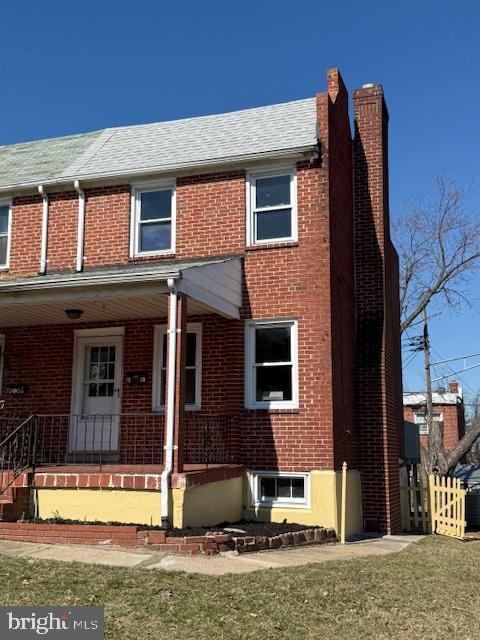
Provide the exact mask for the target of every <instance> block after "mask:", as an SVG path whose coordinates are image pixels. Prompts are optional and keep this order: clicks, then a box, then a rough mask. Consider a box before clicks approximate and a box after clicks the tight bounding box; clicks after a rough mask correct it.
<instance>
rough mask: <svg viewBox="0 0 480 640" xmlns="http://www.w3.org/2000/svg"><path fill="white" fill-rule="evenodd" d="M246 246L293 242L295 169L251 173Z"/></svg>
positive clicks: (295, 203)
mask: <svg viewBox="0 0 480 640" xmlns="http://www.w3.org/2000/svg"><path fill="white" fill-rule="evenodd" d="M247 235H248V237H247V244H248V245H257V244H268V243H272V242H275V243H277V242H291V241H295V240H297V174H296V171H295V169H292V168H288V169H283V170H282V169H277V170H275V171H266V172H261V173H260V172H259V173H251V174H249V176H248V179H247Z"/></svg>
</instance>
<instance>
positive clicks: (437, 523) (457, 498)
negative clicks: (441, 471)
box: [428, 476, 467, 538]
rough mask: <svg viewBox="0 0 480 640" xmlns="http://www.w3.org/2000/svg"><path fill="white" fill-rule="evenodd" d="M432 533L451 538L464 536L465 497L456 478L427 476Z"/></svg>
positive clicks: (464, 492)
mask: <svg viewBox="0 0 480 640" xmlns="http://www.w3.org/2000/svg"><path fill="white" fill-rule="evenodd" d="M428 489H429V495H430V509H431V517H430V520H431V526H432V533H439V534H440V535H442V536H450V537H452V538H463V537H464V536H465V525H466V522H465V496H466V494H467V492H466V491H465V489H463V488H462V483H461V482H460V480H458V478H439V477H438V476H428Z"/></svg>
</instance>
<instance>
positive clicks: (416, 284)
mask: <svg viewBox="0 0 480 640" xmlns="http://www.w3.org/2000/svg"><path fill="white" fill-rule="evenodd" d="M471 192H472V189H471V188H464V187H461V186H459V185H458V184H457V182H456V181H455V180H454V179H453V178H452V177H450V176H445V175H442V176H438V177H437V178H436V179H435V197H434V198H433V199H427V198H426V197H425V196H423V195H419V196H417V197H416V198H415V199H414V200H412V201H410V202H409V203H408V204H407V205H406V206H405V207H404V209H403V211H401V212H400V215H399V216H397V219H396V220H395V222H394V224H393V233H394V240H395V244H396V247H397V249H398V252H399V257H400V305H401V331H402V333H403V332H405V331H406V330H407V329H408V328H409V327H410V326H412V325H413V324H414V323H415V324H416V323H417V321H418V319H419V317H420V316H421V315H423V316H424V317H425V316H426V309H427V307H428V308H429V310H430V309H431V308H432V307H434V306H435V304H439V303H441V304H443V305H444V306H445V305H447V306H449V307H455V306H457V305H459V304H462V303H463V304H469V300H468V299H467V293H468V284H469V280H470V279H471V278H472V277H473V276H474V274H475V272H476V271H477V269H478V268H479V267H480V218H479V216H478V214H477V213H476V212H474V211H473V210H472V208H471V207H470V206H469V204H470V203H469V197H470V195H471ZM427 413H428V411H427ZM427 420H428V421H429V423H430V428H429V444H428V451H423V455H422V458H423V465H424V467H425V469H426V470H427V471H428V472H429V473H431V472H434V473H438V474H440V475H445V474H447V473H448V471H449V470H450V469H452V468H453V467H454V466H455V465H456V464H457V462H458V461H459V460H460V459H461V458H462V457H463V456H464V455H465V454H466V453H467V452H468V451H470V449H471V448H472V446H473V445H474V443H475V442H476V441H477V439H478V438H479V437H480V414H479V415H477V416H475V417H474V419H472V422H471V425H470V428H469V429H468V431H467V433H466V434H465V436H464V437H463V438H462V439H461V440H460V442H458V444H457V445H456V446H455V448H454V449H452V451H449V452H446V451H445V450H444V445H443V438H442V437H441V434H440V436H439V433H437V432H438V430H437V429H435V426H436V425H434V424H433V423H432V417H431V415H430V416H427Z"/></svg>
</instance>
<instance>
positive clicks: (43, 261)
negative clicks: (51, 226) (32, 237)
mask: <svg viewBox="0 0 480 640" xmlns="http://www.w3.org/2000/svg"><path fill="white" fill-rule="evenodd" d="M37 188H38V193H39V194H40V195H41V196H42V201H43V202H42V244H41V249H40V270H39V274H40V275H45V274H46V272H47V245H48V194H47V193H45V189H44V186H43V184H39V185H38V187H37Z"/></svg>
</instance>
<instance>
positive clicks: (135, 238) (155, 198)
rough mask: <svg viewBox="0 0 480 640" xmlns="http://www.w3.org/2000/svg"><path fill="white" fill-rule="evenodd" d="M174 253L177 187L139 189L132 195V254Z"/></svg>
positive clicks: (134, 190) (135, 189)
mask: <svg viewBox="0 0 480 640" xmlns="http://www.w3.org/2000/svg"><path fill="white" fill-rule="evenodd" d="M173 251H175V187H174V186H173V185H168V186H165V187H161V186H155V187H153V186H152V187H145V188H142V187H136V188H134V189H133V192H132V251H131V253H132V255H133V256H142V255H147V256H148V255H156V254H159V253H160V254H161V253H171V252H173Z"/></svg>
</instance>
